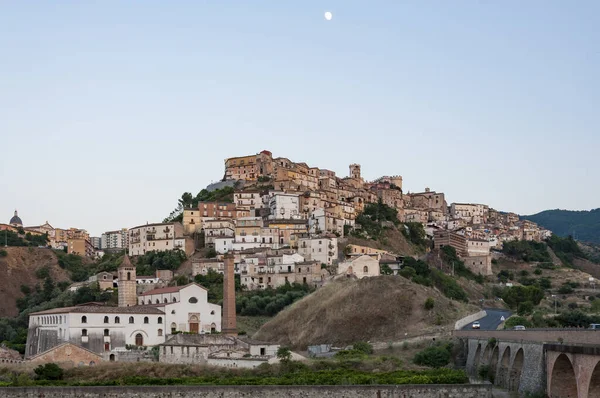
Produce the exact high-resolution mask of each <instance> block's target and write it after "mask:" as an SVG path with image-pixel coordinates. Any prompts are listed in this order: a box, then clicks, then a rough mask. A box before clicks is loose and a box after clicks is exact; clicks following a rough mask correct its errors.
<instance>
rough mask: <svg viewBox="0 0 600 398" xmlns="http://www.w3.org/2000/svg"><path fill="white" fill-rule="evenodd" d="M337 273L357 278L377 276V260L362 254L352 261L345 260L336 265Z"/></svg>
mask: <svg viewBox="0 0 600 398" xmlns="http://www.w3.org/2000/svg"><path fill="white" fill-rule="evenodd" d="M337 273H338V275H345V276H348V277H356V278H358V279H362V278H368V277H371V276H379V275H380V271H379V260H377V259H374V258H373V257H370V256H368V255H362V256H360V257H358V258H356V259H354V260H352V261H345V262H343V263H340V264H339V265H338V271H337Z"/></svg>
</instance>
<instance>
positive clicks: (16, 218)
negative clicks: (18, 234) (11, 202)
mask: <svg viewBox="0 0 600 398" xmlns="http://www.w3.org/2000/svg"><path fill="white" fill-rule="evenodd" d="M9 224H10V225H18V226H21V227H22V226H23V221H21V219H20V218H19V216H18V213H17V211H16V210H15V215H14V216H13V218H11V219H10V223H9Z"/></svg>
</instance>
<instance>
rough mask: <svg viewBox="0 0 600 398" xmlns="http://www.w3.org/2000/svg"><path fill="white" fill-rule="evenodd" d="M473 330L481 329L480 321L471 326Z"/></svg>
mask: <svg viewBox="0 0 600 398" xmlns="http://www.w3.org/2000/svg"><path fill="white" fill-rule="evenodd" d="M471 328H472V329H480V328H481V325H480V324H479V321H475V322H473V324H472V325H471Z"/></svg>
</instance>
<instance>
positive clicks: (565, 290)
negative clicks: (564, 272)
mask: <svg viewBox="0 0 600 398" xmlns="http://www.w3.org/2000/svg"><path fill="white" fill-rule="evenodd" d="M558 293H559V294H570V293H573V288H572V287H571V285H569V284H568V283H565V284H563V285H562V286H561V287H560V288H559V289H558Z"/></svg>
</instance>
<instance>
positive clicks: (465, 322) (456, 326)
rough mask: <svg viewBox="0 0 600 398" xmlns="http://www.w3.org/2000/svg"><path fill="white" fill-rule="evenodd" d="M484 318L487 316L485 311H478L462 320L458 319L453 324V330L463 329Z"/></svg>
mask: <svg viewBox="0 0 600 398" xmlns="http://www.w3.org/2000/svg"><path fill="white" fill-rule="evenodd" d="M485 316H487V312H485V311H479V312H477V313H475V314H471V315H469V316H466V317H464V318H463V319H459V320H458V321H456V323H455V324H454V330H460V329H462V328H464V327H465V326H467V325H468V324H469V323H472V322H475V321H476V320H478V319H481V318H483V317H485Z"/></svg>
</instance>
